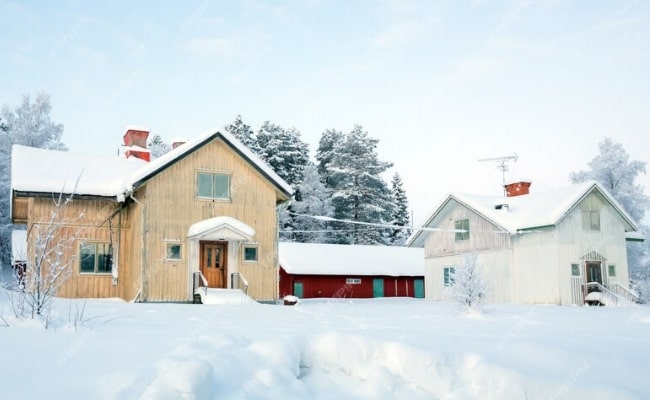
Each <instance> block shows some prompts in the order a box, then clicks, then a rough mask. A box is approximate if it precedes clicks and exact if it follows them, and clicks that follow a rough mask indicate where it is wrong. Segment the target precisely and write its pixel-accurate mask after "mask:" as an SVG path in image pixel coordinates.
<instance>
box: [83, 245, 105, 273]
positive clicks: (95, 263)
mask: <svg viewBox="0 0 650 400" xmlns="http://www.w3.org/2000/svg"><path fill="white" fill-rule="evenodd" d="M111 272H113V254H112V248H111V245H110V243H107V242H81V244H80V245H79V273H80V274H110V273H111Z"/></svg>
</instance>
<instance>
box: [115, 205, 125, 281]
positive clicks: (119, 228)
mask: <svg viewBox="0 0 650 400" xmlns="http://www.w3.org/2000/svg"><path fill="white" fill-rule="evenodd" d="M123 206H124V203H120V213H119V215H118V217H117V246H116V247H115V250H114V251H115V254H114V255H113V286H117V283H118V279H119V277H120V243H122V240H121V239H122V210H123Z"/></svg>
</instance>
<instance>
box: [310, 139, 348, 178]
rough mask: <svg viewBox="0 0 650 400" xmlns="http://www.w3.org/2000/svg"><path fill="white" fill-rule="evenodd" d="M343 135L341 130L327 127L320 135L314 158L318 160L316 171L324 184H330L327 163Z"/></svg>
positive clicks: (330, 160)
mask: <svg viewBox="0 0 650 400" xmlns="http://www.w3.org/2000/svg"><path fill="white" fill-rule="evenodd" d="M344 138H345V135H344V134H343V132H341V131H337V130H334V129H328V130H326V131H325V132H323V134H322V135H321V138H320V140H319V141H318V149H317V150H316V160H317V161H318V164H317V166H318V173H319V174H320V176H321V179H322V181H323V183H325V185H326V186H328V187H329V186H332V182H330V177H329V173H330V169H329V165H330V163H331V162H332V159H333V158H334V155H335V154H336V151H337V149H338V146H340V144H341V143H342V142H343V140H344Z"/></svg>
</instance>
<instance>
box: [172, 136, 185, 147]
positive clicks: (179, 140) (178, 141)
mask: <svg viewBox="0 0 650 400" xmlns="http://www.w3.org/2000/svg"><path fill="white" fill-rule="evenodd" d="M185 142H187V139H182V138H174V139H172V150H173V149H175V148H177V147H178V146H180V145H182V144H185Z"/></svg>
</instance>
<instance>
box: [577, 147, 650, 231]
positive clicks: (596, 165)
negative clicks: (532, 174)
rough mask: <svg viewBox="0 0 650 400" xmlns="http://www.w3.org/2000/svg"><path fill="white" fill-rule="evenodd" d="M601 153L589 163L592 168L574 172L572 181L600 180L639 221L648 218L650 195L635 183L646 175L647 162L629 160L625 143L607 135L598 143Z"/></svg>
mask: <svg viewBox="0 0 650 400" xmlns="http://www.w3.org/2000/svg"><path fill="white" fill-rule="evenodd" d="M598 148H599V153H598V155H596V157H594V159H593V160H591V161H590V162H589V164H588V165H589V168H590V169H589V170H587V171H577V172H572V173H571V174H570V175H569V179H570V180H571V182H573V183H578V182H584V181H586V180H595V181H598V182H600V183H601V184H602V185H603V186H605V188H607V190H609V192H610V193H611V194H612V196H614V198H615V199H616V200H617V201H618V202H619V203H621V205H622V206H623V208H624V209H625V211H627V212H628V214H630V216H631V217H632V218H634V220H635V221H636V222H641V221H642V220H643V218H644V217H645V214H646V211H647V210H648V207H650V198H648V196H646V195H645V194H644V192H643V187H642V186H641V185H638V184H636V183H635V181H636V178H637V177H638V176H639V174H645V166H646V163H645V162H641V161H630V156H629V155H628V154H627V152H626V151H625V149H624V148H623V145H621V144H620V143H616V142H614V141H613V140H612V139H611V138H605V139H604V140H603V141H602V142H600V143H598Z"/></svg>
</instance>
